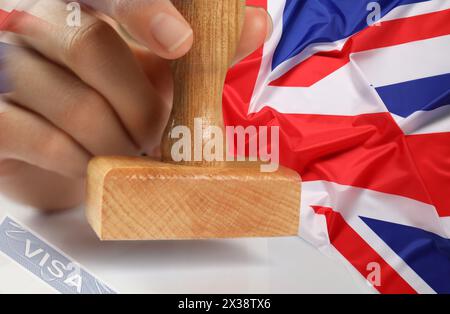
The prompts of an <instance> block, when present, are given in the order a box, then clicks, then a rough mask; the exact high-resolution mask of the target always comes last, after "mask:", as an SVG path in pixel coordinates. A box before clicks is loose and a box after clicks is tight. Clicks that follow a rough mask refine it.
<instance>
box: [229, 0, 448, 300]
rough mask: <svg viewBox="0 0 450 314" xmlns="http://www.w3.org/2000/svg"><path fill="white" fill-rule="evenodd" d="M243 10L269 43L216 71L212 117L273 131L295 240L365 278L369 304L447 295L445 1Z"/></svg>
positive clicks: (268, 1)
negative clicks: (287, 182) (296, 198)
mask: <svg viewBox="0 0 450 314" xmlns="http://www.w3.org/2000/svg"><path fill="white" fill-rule="evenodd" d="M248 4H252V5H259V6H264V7H266V8H267V10H268V11H269V13H270V15H271V16H272V18H273V21H274V33H273V36H272V38H271V39H270V40H269V41H268V42H267V43H266V44H265V45H264V47H263V48H262V49H261V50H260V51H258V52H256V53H255V54H253V55H252V56H250V57H249V58H247V59H246V60H244V61H243V62H242V63H241V64H239V65H237V66H236V67H235V68H233V69H232V70H231V71H230V73H229V75H228V79H227V83H226V88H225V95H224V116H225V120H226V122H227V124H230V125H235V124H243V125H278V126H280V158H281V163H282V164H283V165H285V166H288V167H291V168H293V169H296V170H297V171H298V172H299V173H300V174H301V175H302V178H303V180H304V184H303V193H302V201H301V219H300V231H299V235H300V236H301V237H303V238H304V239H306V240H307V241H309V242H311V243H312V244H313V245H315V246H316V247H317V248H319V249H320V250H321V251H323V252H324V253H326V254H329V255H332V256H334V257H337V258H340V259H342V260H343V261H344V263H346V264H347V265H349V266H350V267H351V268H352V269H355V270H357V271H358V272H359V273H360V274H361V275H362V278H367V279H370V278H369V277H370V276H371V274H373V271H374V270H376V269H377V267H378V270H379V276H380V278H379V279H378V280H377V281H376V282H373V281H370V280H369V282H370V283H371V284H372V286H373V288H374V291H378V292H380V293H434V292H437V293H450V240H449V237H450V194H449V193H450V1H448V0H430V1H423V0H379V1H375V2H374V1H368V0H362V1H361V0H345V1H342V0H249V1H248ZM377 9H378V10H379V12H378V13H379V19H377V20H376V21H373V22H374V23H370V17H373V12H375V11H376V10H377ZM371 13H372V15H371ZM369 25H370V26H369Z"/></svg>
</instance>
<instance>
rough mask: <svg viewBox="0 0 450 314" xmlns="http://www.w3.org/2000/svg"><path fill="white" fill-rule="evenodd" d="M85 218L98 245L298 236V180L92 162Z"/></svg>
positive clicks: (248, 168) (250, 169)
mask: <svg viewBox="0 0 450 314" xmlns="http://www.w3.org/2000/svg"><path fill="white" fill-rule="evenodd" d="M89 176H90V178H89V180H88V184H89V185H90V186H89V187H88V204H89V205H90V206H88V208H87V212H86V213H87V217H88V220H89V222H90V223H91V225H92V226H93V228H94V230H95V232H96V233H97V235H98V236H99V238H100V239H103V240H155V239H159V240H161V239H206V238H236V237H273V236H289V235H292V236H293V235H297V234H298V227H299V208H300V178H299V176H298V174H297V173H296V172H294V171H292V170H289V169H285V168H280V170H279V171H278V172H275V173H261V172H260V169H259V165H258V164H257V163H238V164H236V163H233V167H231V166H227V165H224V166H222V167H206V168H203V167H194V166H174V165H172V164H167V163H161V162H157V161H152V160H144V159H131V158H119V157H118V158H97V159H95V160H94V161H92V162H91V164H90V169H89Z"/></svg>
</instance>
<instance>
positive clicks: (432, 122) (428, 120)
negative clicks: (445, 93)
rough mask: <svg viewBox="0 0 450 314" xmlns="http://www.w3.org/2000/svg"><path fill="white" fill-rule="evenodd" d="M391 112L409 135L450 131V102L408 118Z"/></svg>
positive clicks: (418, 112) (417, 112)
mask: <svg viewBox="0 0 450 314" xmlns="http://www.w3.org/2000/svg"><path fill="white" fill-rule="evenodd" d="M391 114H392V116H393V118H394V119H395V121H396V122H397V124H398V125H399V127H400V128H401V129H402V130H403V132H405V133H406V134H409V135H413V134H428V133H442V132H450V104H449V105H447V106H443V107H439V108H436V109H434V110H430V111H416V112H414V113H413V114H411V115H410V116H408V117H407V118H403V117H400V116H397V115H395V114H393V113H391ZM449 229H450V228H449Z"/></svg>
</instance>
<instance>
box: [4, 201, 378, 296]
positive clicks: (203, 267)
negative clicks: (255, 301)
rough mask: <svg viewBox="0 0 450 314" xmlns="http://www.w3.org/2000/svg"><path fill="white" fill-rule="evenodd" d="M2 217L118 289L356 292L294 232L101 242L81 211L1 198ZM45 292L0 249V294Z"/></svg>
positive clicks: (356, 283)
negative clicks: (48, 209) (49, 209)
mask: <svg viewBox="0 0 450 314" xmlns="http://www.w3.org/2000/svg"><path fill="white" fill-rule="evenodd" d="M4 215H9V216H11V217H12V218H14V219H16V220H17V221H18V222H19V223H21V224H22V225H23V226H24V227H26V228H28V229H30V230H31V231H33V232H34V233H35V234H36V235H38V236H39V237H41V238H43V239H45V240H47V241H48V242H49V243H50V244H51V245H53V246H55V247H56V248H58V249H60V250H61V251H62V252H64V253H65V254H67V255H68V256H70V257H71V258H72V259H74V260H75V261H76V262H79V263H80V264H81V265H82V266H84V267H85V268H87V269H88V270H89V271H90V272H92V273H93V274H94V275H95V276H97V277H98V278H99V279H101V280H103V281H104V282H105V283H107V284H108V285H110V286H111V288H113V289H114V290H116V291H117V292H122V293H363V292H370V291H372V290H371V289H370V288H369V287H368V286H367V285H366V283H365V282H364V281H363V280H362V279H361V278H360V276H359V275H358V274H356V273H355V271H352V270H349V269H347V268H346V267H345V266H344V264H343V263H342V262H341V261H339V260H333V259H330V258H328V257H326V256H324V255H322V254H321V253H320V252H319V251H318V250H316V249H315V248H313V247H312V246H310V245H309V244H308V243H306V242H305V241H303V240H302V239H300V238H276V239H275V238H274V239H265V238H264V239H238V240H208V241H152V242H101V241H99V240H98V239H97V238H96V236H95V234H94V232H93V231H92V230H91V229H90V227H89V225H88V224H87V222H86V220H85V218H84V214H83V210H82V209H75V210H70V211H66V212H62V213H58V214H50V215H49V214H42V213H39V212H37V211H36V210H34V209H32V208H26V207H23V206H20V205H18V204H15V203H12V202H10V201H8V200H6V199H4V198H1V197H0V219H1V218H2V217H3V216H4ZM5 292H23V293H36V292H41V293H48V292H52V290H51V288H49V287H48V286H47V285H46V284H44V283H42V282H40V280H39V279H38V278H37V277H34V275H32V274H29V273H27V271H25V270H24V269H23V268H22V267H21V266H19V265H18V264H16V263H15V262H12V261H11V260H9V259H8V258H7V257H6V256H3V255H0V293H5Z"/></svg>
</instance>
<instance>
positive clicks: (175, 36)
mask: <svg viewBox="0 0 450 314" xmlns="http://www.w3.org/2000/svg"><path fill="white" fill-rule="evenodd" d="M150 31H151V32H152V35H153V38H155V40H156V41H157V42H158V43H159V44H160V45H161V46H163V47H164V49H166V50H167V51H168V52H173V51H175V50H177V49H178V48H179V47H180V46H181V45H183V44H184V43H185V42H186V40H188V39H189V38H190V37H191V36H192V29H191V28H190V27H188V26H186V24H185V23H183V22H182V21H180V20H178V19H177V18H175V17H173V16H171V15H169V14H166V13H159V14H157V15H156V16H155V17H154V18H153V19H152V21H151V24H150Z"/></svg>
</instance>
